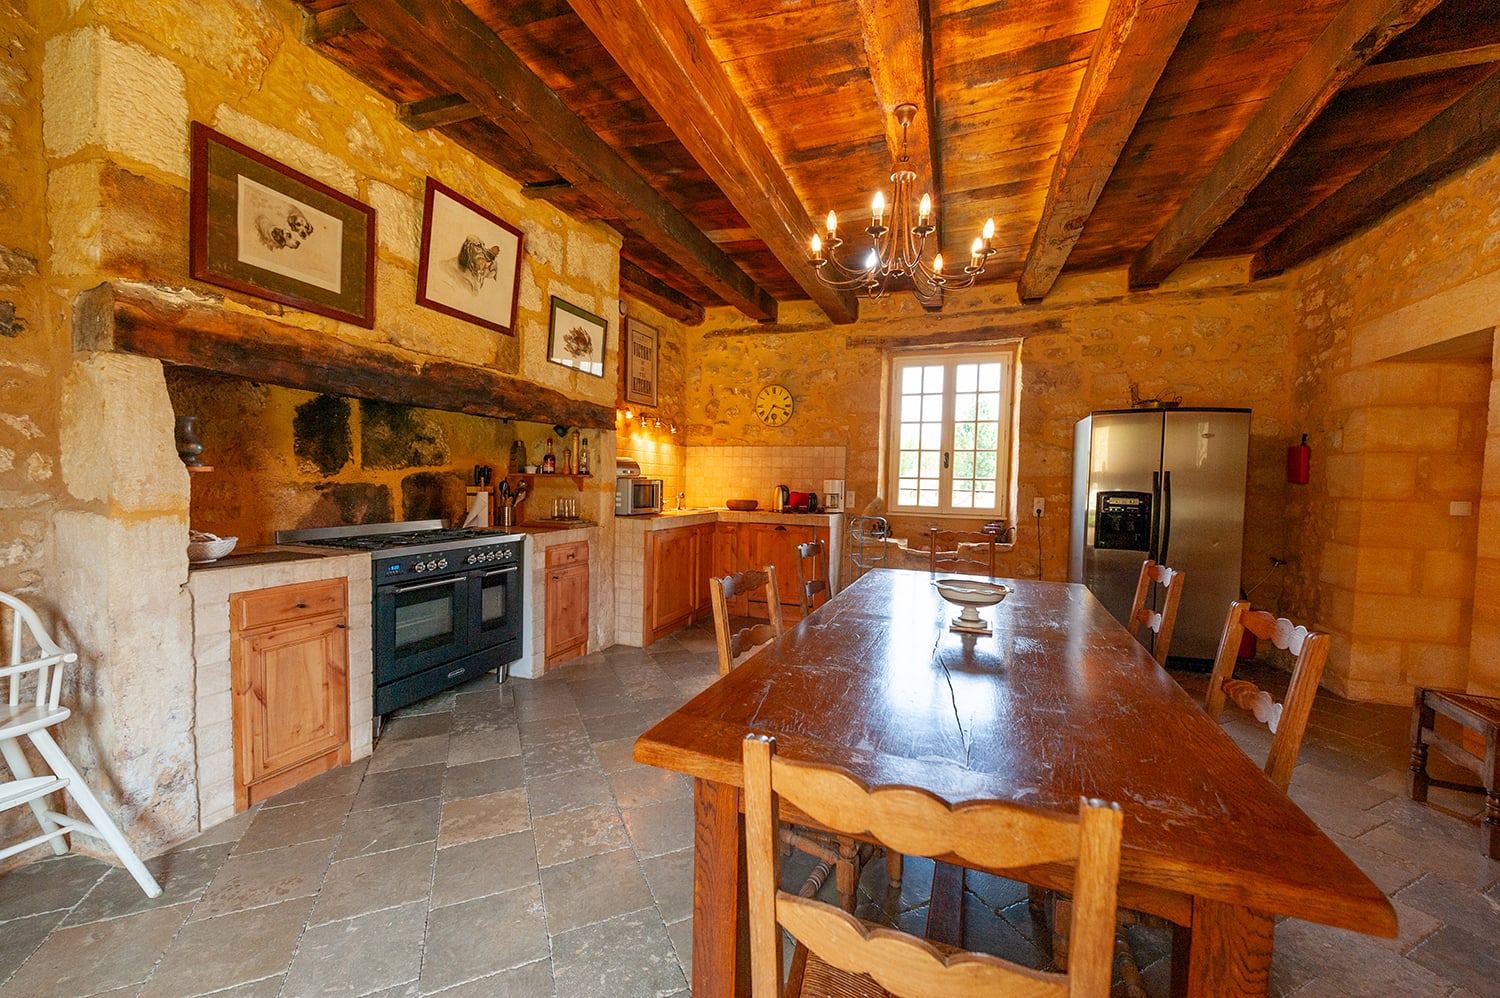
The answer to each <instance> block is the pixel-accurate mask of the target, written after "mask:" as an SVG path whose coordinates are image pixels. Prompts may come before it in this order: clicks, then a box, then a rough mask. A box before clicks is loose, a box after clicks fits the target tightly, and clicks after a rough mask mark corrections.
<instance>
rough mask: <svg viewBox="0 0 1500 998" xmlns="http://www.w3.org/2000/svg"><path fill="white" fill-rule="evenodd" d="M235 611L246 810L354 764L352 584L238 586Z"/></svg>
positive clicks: (237, 716) (237, 725)
mask: <svg viewBox="0 0 1500 998" xmlns="http://www.w3.org/2000/svg"><path fill="white" fill-rule="evenodd" d="M229 608H230V620H231V638H232V645H231V653H230V662H231V668H232V683H233V690H234V793H235V810H236V811H241V810H244V809H245V808H247V807H249V806H250V805H251V804H254V803H256V802H257V801H262V800H265V799H266V798H267V797H270V796H272V795H273V794H277V793H280V792H281V791H282V790H285V789H287V788H288V787H291V786H295V785H296V784H298V783H301V782H302V781H303V780H306V779H309V778H311V777H313V776H316V775H318V774H319V773H322V772H325V771H327V770H329V769H332V768H333V767H335V766H340V765H343V764H344V763H347V762H349V759H350V744H349V614H348V595H347V583H346V581H345V580H344V579H324V580H320V581H317V582H302V583H294V584H292V585H285V586H276V587H274V588H271V589H258V590H255V591H253V592H245V593H235V594H233V595H232V596H230V598H229Z"/></svg>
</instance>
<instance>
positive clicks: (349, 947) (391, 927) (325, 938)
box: [282, 860, 427, 998]
mask: <svg viewBox="0 0 1500 998" xmlns="http://www.w3.org/2000/svg"><path fill="white" fill-rule="evenodd" d="M351 862H359V861H358V860H352V861H351ZM426 931H427V903H426V900H425V898H424V899H423V900H421V901H417V902H415V903H412V904H405V905H402V906H400V907H399V908H387V909H385V910H383V911H375V912H371V913H370V914H367V915H360V916H357V917H355V918H350V919H347V920H345V921H338V922H329V923H327V924H324V925H316V926H313V927H312V928H310V929H308V930H307V932H306V933H305V934H304V935H303V937H302V940H301V942H300V943H298V945H297V955H296V956H295V957H294V958H293V959H292V965H291V967H290V968H289V969H288V970H287V975H286V984H285V986H284V988H283V990H282V994H283V995H284V996H286V998H296V996H302V995H320V996H337V995H348V996H356V995H365V994H369V993H370V992H371V991H375V990H377V989H380V988H389V987H393V986H395V985H398V984H404V983H406V982H408V981H415V980H416V979H417V977H418V975H419V974H420V973H421V970H422V943H423V939H424V937H425V935H426Z"/></svg>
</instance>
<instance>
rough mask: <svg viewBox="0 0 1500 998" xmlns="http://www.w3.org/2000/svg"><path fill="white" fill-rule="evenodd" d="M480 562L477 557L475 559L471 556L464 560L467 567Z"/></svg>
mask: <svg viewBox="0 0 1500 998" xmlns="http://www.w3.org/2000/svg"><path fill="white" fill-rule="evenodd" d="M478 560H479V559H478V558H477V557H475V556H474V555H472V554H471V555H469V556H468V557H467V558H465V559H464V564H466V565H472V564H474V563H475V562H476V561H478Z"/></svg>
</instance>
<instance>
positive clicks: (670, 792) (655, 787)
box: [609, 765, 693, 809]
mask: <svg viewBox="0 0 1500 998" xmlns="http://www.w3.org/2000/svg"><path fill="white" fill-rule="evenodd" d="M609 787H610V789H611V790H612V791H614V795H615V803H616V804H618V805H620V807H621V808H622V809H629V808H633V807H641V806H643V805H646V804H660V803H661V802H663V801H669V800H677V799H678V798H682V797H688V796H690V795H691V794H692V792H693V786H692V784H691V783H689V782H688V779H687V777H685V776H683V775H682V774H681V773H674V772H672V771H671V770H670V769H658V768H656V767H655V766H639V765H636V766H632V767H631V768H629V769H624V770H621V771H619V772H616V773H611V774H610V777H609Z"/></svg>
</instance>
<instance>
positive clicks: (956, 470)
mask: <svg viewBox="0 0 1500 998" xmlns="http://www.w3.org/2000/svg"><path fill="white" fill-rule="evenodd" d="M953 477H954V478H955V479H958V478H973V477H974V455H973V454H970V453H968V452H966V451H954V452H953ZM955 487H956V486H955Z"/></svg>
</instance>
